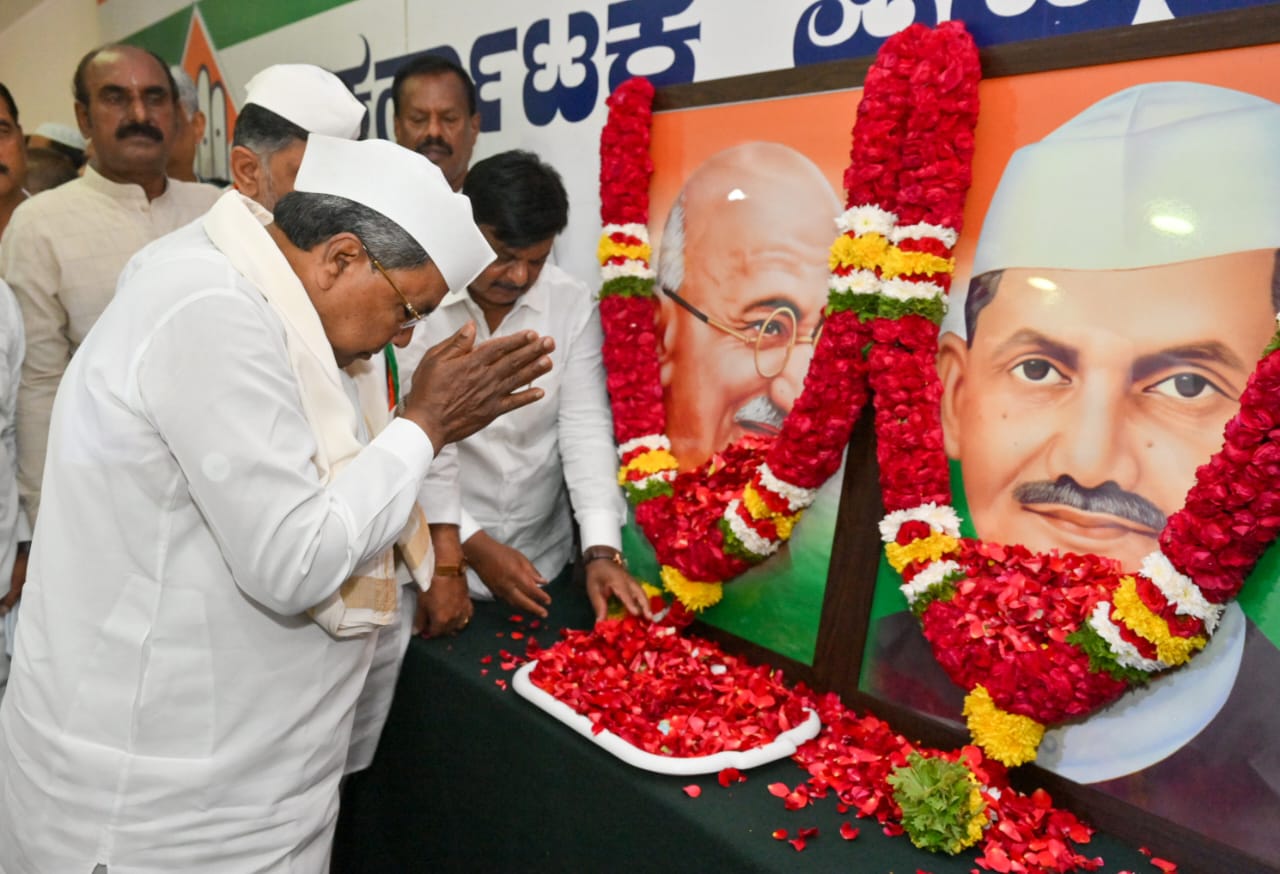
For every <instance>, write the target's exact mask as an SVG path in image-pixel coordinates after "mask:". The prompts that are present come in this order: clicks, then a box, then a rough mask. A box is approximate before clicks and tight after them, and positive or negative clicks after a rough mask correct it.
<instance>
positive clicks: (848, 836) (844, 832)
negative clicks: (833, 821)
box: [840, 822, 858, 841]
mask: <svg viewBox="0 0 1280 874" xmlns="http://www.w3.org/2000/svg"><path fill="white" fill-rule="evenodd" d="M857 836H858V829H856V828H854V827H853V826H852V825H850V824H849V823H848V822H842V823H840V837H842V838H844V839H845V840H846V841H851V840H853V839H854V838H856V837H857Z"/></svg>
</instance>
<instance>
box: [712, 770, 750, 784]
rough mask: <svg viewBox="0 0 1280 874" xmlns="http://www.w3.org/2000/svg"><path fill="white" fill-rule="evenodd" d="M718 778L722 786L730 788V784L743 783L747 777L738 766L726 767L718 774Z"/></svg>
mask: <svg viewBox="0 0 1280 874" xmlns="http://www.w3.org/2000/svg"><path fill="white" fill-rule="evenodd" d="M717 779H718V780H719V781H720V785H721V786H723V787H725V788H726V789H728V788H729V785H730V784H732V783H743V782H745V781H746V779H747V778H746V777H745V776H744V775H743V773H742V772H741V771H739V770H738V769H737V768H725V769H724V770H723V771H721V772H720V773H719V774H718V775H717Z"/></svg>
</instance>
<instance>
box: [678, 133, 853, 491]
mask: <svg viewBox="0 0 1280 874" xmlns="http://www.w3.org/2000/svg"><path fill="white" fill-rule="evenodd" d="M726 155H727V156H728V157H727V158H724V157H721V156H726ZM708 165H710V166H708ZM681 208H682V209H683V210H684V222H683V229H682V230H683V241H682V242H683V276H682V281H681V282H680V283H679V287H678V288H668V293H660V297H661V311H660V322H661V330H660V333H659V343H660V346H661V350H660V352H661V374H662V383H663V388H664V392H665V402H666V412H667V433H668V435H669V436H670V439H671V441H672V446H673V449H674V451H675V455H676V458H677V459H678V460H679V462H680V466H681V468H682V469H689V468H691V467H695V466H697V465H700V464H702V463H703V462H705V461H706V460H707V459H708V458H709V457H710V456H711V455H712V454H713V453H715V452H717V451H719V450H720V449H723V448H724V447H725V446H727V445H729V444H730V443H732V442H734V441H736V440H738V439H740V438H742V437H743V436H745V435H748V434H758V435H763V436H772V435H775V434H777V433H778V431H779V429H780V428H781V425H782V421H783V418H784V417H785V416H786V414H787V413H788V412H790V410H791V407H792V405H793V404H794V403H795V399H796V397H797V396H798V395H799V394H800V391H801V389H802V388H803V384H804V376H805V373H806V371H807V370H808V367H809V362H810V360H811V359H812V357H813V348H814V346H813V339H814V338H815V336H817V335H818V332H819V328H820V325H821V323H822V308H823V307H824V306H825V304H826V297H827V278H828V274H827V250H828V248H829V247H830V245H831V240H832V238H833V236H834V233H835V225H834V223H833V219H834V218H835V216H836V215H837V214H838V213H839V203H838V201H837V200H836V198H835V194H834V192H833V191H832V189H831V187H830V185H829V184H828V183H827V182H826V180H825V179H823V178H822V176H821V174H820V173H819V172H818V171H817V168H816V167H814V166H813V165H812V163H811V162H809V160H808V159H807V158H806V157H804V156H803V155H801V154H800V153H798V152H795V151H794V150H792V149H789V148H786V147H784V146H779V145H776V144H772V143H753V144H748V145H747V146H740V147H735V149H731V150H727V151H726V152H724V153H720V156H714V157H713V158H712V159H710V160H709V161H708V162H707V165H704V168H700V169H699V170H698V171H695V175H694V176H691V178H690V180H689V181H688V182H687V183H686V187H685V193H684V199H683V203H682V205H681ZM672 235H673V232H672V229H671V226H670V223H669V226H668V230H667V231H666V232H665V236H664V241H663V250H662V251H661V252H660V253H659V256H660V258H662V259H666V258H670V257H672V253H671V252H670V251H668V247H671V246H673V243H672V242H671V237H672ZM669 275H670V274H669V271H668V270H666V269H664V270H663V271H661V272H660V280H661V279H663V278H666V277H668V276H669ZM667 284H668V285H670V284H671V281H670V280H669V279H667ZM669 292H674V293H675V294H674V295H673V294H670V293H669Z"/></svg>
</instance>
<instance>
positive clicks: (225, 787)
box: [0, 134, 554, 874]
mask: <svg viewBox="0 0 1280 874" xmlns="http://www.w3.org/2000/svg"><path fill="white" fill-rule="evenodd" d="M296 189H297V190H296V191H295V192H294V193H292V194H289V195H286V196H285V197H284V198H282V199H281V200H280V201H279V202H278V203H277V204H276V209H275V214H274V222H273V223H272V224H269V225H266V226H264V224H263V223H262V220H261V217H260V216H259V215H256V214H255V213H253V212H252V211H251V210H249V209H248V208H247V206H246V205H245V201H244V199H243V198H242V197H240V195H238V194H236V193H234V192H228V193H227V195H226V196H225V197H224V198H223V199H222V200H220V201H219V202H218V203H217V204H216V205H215V206H214V208H213V209H211V210H210V211H209V213H208V214H207V215H206V216H205V217H204V218H203V219H201V220H200V221H198V222H193V223H191V224H190V225H188V226H187V227H185V228H183V229H181V230H180V231H178V232H177V233H174V234H171V235H169V236H167V237H165V238H164V239H163V240H160V241H158V242H157V243H155V244H153V245H151V246H149V247H147V249H146V250H145V251H144V252H142V253H140V254H139V256H138V258H137V259H136V261H135V263H134V264H133V265H131V269H130V271H129V273H128V277H127V278H126V279H125V281H124V282H123V283H122V285H121V288H120V291H119V294H118V295H117V296H116V298H115V300H113V301H112V303H111V305H110V306H109V307H108V308H107V310H106V312H105V313H104V314H103V317H102V319H101V320H100V321H99V324H98V326H97V328H96V329H95V330H94V331H93V333H92V334H91V335H90V336H89V338H88V339H87V340H86V341H85V343H84V345H83V346H82V348H81V349H80V351H79V353H78V354H77V355H76V356H75V358H74V359H73V360H72V362H71V365H70V367H69V368H68V370H67V375H66V378H65V380H64V381H63V385H62V388H61V389H60V391H59V393H58V401H57V405H56V409H55V413H54V428H53V431H52V439H51V441H50V465H49V471H48V475H47V477H46V495H45V501H46V503H45V510H44V512H45V516H43V517H42V522H41V525H42V526H44V530H49V531H53V532H58V531H62V532H74V536H65V537H62V538H56V537H51V538H44V537H37V538H36V540H35V543H34V545H33V546H34V550H33V554H32V563H31V580H30V584H29V586H28V590H27V594H26V607H25V610H26V613H25V614H24V617H23V634H22V640H21V642H20V644H19V646H18V651H17V653H16V658H15V663H14V670H13V676H12V678H11V681H10V687H9V691H8V694H7V695H6V698H5V700H4V703H3V705H0V785H3V786H4V787H5V792H6V795H7V798H8V799H9V800H10V801H12V802H14V803H12V804H8V805H6V806H5V808H4V809H3V810H0V868H2V869H4V870H6V871H84V872H89V871H93V870H95V867H94V866H95V865H96V866H100V869H99V870H102V871H106V872H111V871H115V870H116V868H117V866H118V868H119V870H121V871H124V870H130V871H143V870H145V871H182V872H186V874H215V872H216V874H222V872H228V871H283V870H294V871H308V872H323V871H325V870H327V867H328V866H327V862H328V853H329V844H330V840H331V837H332V830H333V826H334V821H335V817H336V813H337V803H338V802H337V788H338V781H339V778H340V775H341V771H342V764H343V761H344V758H345V753H346V743H347V733H348V732H349V730H350V726H351V712H352V708H353V705H354V703H355V699H356V696H357V694H358V693H359V691H360V687H361V686H362V684H363V680H364V672H365V670H366V669H367V667H368V664H369V658H370V656H371V654H372V650H373V641H374V635H373V634H371V633H370V632H371V631H373V630H375V629H376V628H378V627H381V626H382V625H383V624H385V623H387V622H391V621H395V619H396V615H397V608H396V604H395V601H396V595H397V592H398V589H399V586H398V585H397V584H396V582H395V579H394V576H389V574H390V551H391V550H390V547H391V546H392V545H393V543H394V544H395V546H396V548H397V549H399V550H401V551H408V552H416V553H417V556H416V558H415V561H416V560H423V561H426V562H428V563H429V561H430V553H429V548H428V549H425V550H424V549H423V546H424V544H423V543H422V538H421V536H420V535H421V534H422V533H423V531H422V528H421V526H420V525H418V524H417V520H416V519H415V518H414V514H413V510H414V507H415V499H416V497H417V494H418V488H419V485H420V483H421V480H422V478H423V476H424V475H425V474H426V471H427V468H428V466H429V465H430V463H431V460H432V457H433V455H434V453H435V451H436V449H437V448H438V447H442V446H444V445H445V444H446V443H449V442H452V441H455V440H458V439H461V438H462V437H465V436H467V435H468V434H469V433H471V432H473V431H475V430H476V429H478V428H481V427H484V426H485V425H487V424H488V423H489V422H490V421H491V420H492V419H493V418H494V417H495V416H497V415H500V414H502V413H504V412H507V411H510V410H512V409H516V408H518V407H520V406H523V405H524V404H527V403H531V402H533V401H535V400H537V399H538V398H539V397H540V396H541V395H542V392H541V390H539V389H536V388H535V389H525V390H519V389H520V387H521V386H527V385H529V384H530V383H532V382H533V381H535V380H536V379H538V378H539V377H540V376H541V375H542V374H544V373H545V372H546V371H547V370H548V369H549V368H550V366H551V362H550V359H549V358H548V357H547V353H549V352H550V351H551V350H552V349H553V348H554V344H553V343H552V342H551V341H550V340H548V339H542V338H538V337H537V336H536V335H534V334H532V332H522V333H520V334H518V335H515V336H512V337H510V338H503V339H502V340H499V341H497V342H494V343H489V344H485V345H483V346H478V347H474V348H473V347H472V344H473V342H474V339H475V331H474V328H464V329H463V330H460V331H459V332H458V333H457V334H455V335H454V336H453V337H451V338H450V341H449V342H448V343H446V344H442V345H441V346H438V347H437V348H436V349H434V350H433V351H432V352H431V354H429V355H428V356H427V358H426V360H425V361H424V363H423V365H422V368H421V370H420V371H419V372H418V374H417V379H416V380H415V386H414V388H413V390H412V391H411V392H409V393H408V394H407V395H406V396H405V398H404V403H403V408H402V414H401V416H399V417H398V418H396V419H395V420H394V421H392V422H390V423H389V424H387V425H386V427H385V428H384V429H383V430H382V431H381V432H380V433H379V434H378V435H377V437H375V438H374V439H373V440H372V441H371V442H368V443H367V444H366V443H365V434H366V432H365V429H364V425H363V421H362V419H361V417H360V416H358V415H357V413H356V403H355V401H356V399H355V397H354V387H353V385H352V384H351V382H350V380H347V379H346V378H344V377H343V374H342V371H341V368H342V367H344V366H346V365H348V364H350V363H351V362H352V361H356V360H359V359H360V358H362V357H368V356H371V355H376V354H378V353H379V352H380V351H381V349H382V347H383V346H384V345H385V344H386V343H387V342H388V341H390V340H392V339H393V338H395V337H397V336H399V335H402V334H404V333H406V332H408V331H410V330H412V327H413V325H415V324H416V323H417V322H418V321H419V320H421V318H422V317H423V315H422V314H423V313H429V312H431V311H432V309H433V308H434V307H435V306H436V305H437V304H438V303H439V301H440V299H441V298H442V297H443V296H444V294H445V293H446V291H447V290H448V288H449V287H450V286H453V287H462V286H464V285H466V283H467V282H469V281H470V279H471V278H472V277H474V276H475V275H476V274H477V273H478V272H479V271H480V270H481V268H482V267H483V266H484V265H486V264H487V263H489V261H490V260H492V257H493V253H492V251H491V250H490V249H489V248H488V246H487V245H485V243H484V238H483V237H482V236H481V235H480V233H479V231H478V230H477V229H476V227H475V225H474V224H473V223H472V222H471V220H470V207H469V205H468V204H467V201H466V199H465V198H463V197H461V196H459V195H456V194H454V193H453V192H452V191H450V190H449V188H448V186H447V184H446V183H445V182H444V179H443V177H442V176H441V175H440V173H439V171H438V169H437V168H435V167H434V166H432V165H431V164H430V162H428V161H426V160H424V159H423V158H422V157H421V156H419V155H415V154H413V153H411V152H408V151H406V150H403V149H401V148H399V147H398V146H394V145H392V144H390V143H387V142H383V141H377V140H375V141H368V142H350V141H347V140H342V139H336V138H331V137H324V136H321V135H318V134H317V135H312V136H311V137H310V138H309V142H308V146H307V152H306V155H305V157H304V160H303V164H302V167H301V169H300V170H299V173H298V177H297V180H296ZM72 459H74V462H72Z"/></svg>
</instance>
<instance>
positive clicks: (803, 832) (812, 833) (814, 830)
mask: <svg viewBox="0 0 1280 874" xmlns="http://www.w3.org/2000/svg"><path fill="white" fill-rule="evenodd" d="M796 834H798V835H799V836H800V837H802V838H816V837H817V836H818V827H817V826H816V825H815V826H810V827H809V828H802V829H800V831H798V832H797V833H796Z"/></svg>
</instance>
